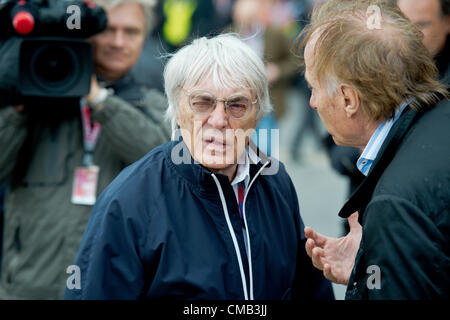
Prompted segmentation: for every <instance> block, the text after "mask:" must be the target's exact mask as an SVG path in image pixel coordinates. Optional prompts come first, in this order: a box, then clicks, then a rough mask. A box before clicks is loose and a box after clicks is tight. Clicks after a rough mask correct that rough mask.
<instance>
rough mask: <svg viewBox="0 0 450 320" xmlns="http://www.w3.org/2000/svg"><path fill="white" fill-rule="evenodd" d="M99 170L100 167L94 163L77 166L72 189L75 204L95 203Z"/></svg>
mask: <svg viewBox="0 0 450 320" xmlns="http://www.w3.org/2000/svg"><path fill="white" fill-rule="evenodd" d="M99 171H100V168H99V167H98V166H94V165H92V166H88V167H78V168H76V170H75V177H74V179H73V189H72V203H73V204H83V205H94V204H95V200H96V198H97V197H96V194H97V182H98V173H99Z"/></svg>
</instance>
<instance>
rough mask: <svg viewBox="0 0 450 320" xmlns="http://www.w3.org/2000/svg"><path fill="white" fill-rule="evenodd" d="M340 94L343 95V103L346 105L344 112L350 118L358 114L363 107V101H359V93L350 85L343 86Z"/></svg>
mask: <svg viewBox="0 0 450 320" xmlns="http://www.w3.org/2000/svg"><path fill="white" fill-rule="evenodd" d="M340 91H341V92H340V93H341V95H342V101H343V104H344V110H345V113H346V114H347V117H348V118H351V117H352V116H353V115H355V114H356V112H358V110H359V107H360V106H361V100H360V99H359V95H358V92H357V91H356V90H355V88H353V87H352V86H350V85H348V84H341V86H340Z"/></svg>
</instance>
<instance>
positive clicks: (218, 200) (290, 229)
mask: <svg viewBox="0 0 450 320" xmlns="http://www.w3.org/2000/svg"><path fill="white" fill-rule="evenodd" d="M164 76H165V89H166V94H167V96H168V100H169V109H168V117H169V118H170V119H171V120H172V125H173V128H174V129H175V130H176V132H175V133H176V134H175V136H176V137H177V138H175V139H174V141H171V142H169V143H167V144H164V145H162V146H160V147H158V148H156V149H155V150H153V151H152V152H150V153H149V154H147V155H146V156H145V157H144V158H142V159H141V160H140V161H138V162H136V163H135V164H133V165H132V166H130V167H128V168H127V169H125V170H124V171H123V172H122V173H121V174H120V175H119V176H118V177H117V179H115V181H114V182H113V183H112V184H111V185H110V186H109V187H108V188H107V189H106V190H105V192H104V193H103V194H102V196H101V197H100V199H99V201H98V202H97V204H96V206H95V207H94V210H93V212H92V215H91V218H90V222H89V225H88V228H87V230H86V233H85V236H84V239H83V241H82V244H81V247H80V249H79V252H78V255H77V259H76V261H75V265H77V266H78V267H79V268H80V275H81V278H80V281H79V286H78V287H76V286H75V285H74V286H72V288H71V289H66V294H65V298H66V299H140V298H176V299H245V300H253V299H278V300H281V299H290V298H302V299H332V298H333V293H332V289H331V286H330V283H329V282H328V281H327V280H325V278H324V277H323V276H322V275H321V273H320V272H319V271H318V270H315V269H314V268H313V266H312V264H311V261H309V259H308V257H307V254H306V250H305V248H304V246H305V237H304V234H303V222H302V220H301V217H300V213H299V208H298V202H297V195H296V191H295V189H294V186H293V184H292V182H291V180H290V178H289V176H288V174H287V173H286V171H285V169H284V166H283V165H282V164H278V163H277V161H276V160H275V159H271V158H268V157H266V156H264V154H262V153H261V152H259V151H258V150H257V149H255V148H254V146H249V137H250V135H251V134H252V132H253V130H254V129H255V127H256V125H257V124H258V121H259V119H261V118H262V117H263V116H264V115H265V114H266V113H267V112H268V111H270V109H271V104H270V100H269V96H268V81H267V74H266V71H265V68H264V64H263V62H262V61H261V59H260V58H259V57H258V56H257V55H256V54H255V53H254V52H253V51H252V49H250V47H248V46H247V45H246V44H244V43H243V42H242V41H241V40H240V39H239V38H237V37H236V36H234V35H230V34H225V35H221V36H217V37H214V38H210V39H206V38H201V39H197V40H195V41H193V43H192V44H190V45H188V46H186V47H183V48H182V49H180V50H179V51H178V52H177V53H175V54H174V55H173V56H172V57H171V59H170V60H169V62H168V64H167V66H166V69H165V74H164Z"/></svg>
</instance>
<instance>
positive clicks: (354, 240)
mask: <svg viewBox="0 0 450 320" xmlns="http://www.w3.org/2000/svg"><path fill="white" fill-rule="evenodd" d="M348 223H349V225H350V232H349V233H348V234H347V235H346V236H345V237H341V238H331V237H327V236H324V235H321V234H320V233H318V232H315V231H314V230H313V229H311V228H310V227H305V236H306V238H307V239H308V240H307V241H306V246H305V247H306V252H307V253H308V255H309V257H310V258H311V260H312V263H313V265H314V266H315V267H316V268H317V269H319V270H322V271H323V274H324V276H325V277H326V278H327V279H328V280H330V281H332V282H335V283H339V284H347V283H348V280H349V278H350V274H351V272H352V269H353V265H354V263H355V257H356V253H357V252H358V249H359V244H360V242H361V236H362V227H361V225H360V224H359V222H358V212H355V213H353V214H352V215H351V216H350V217H348Z"/></svg>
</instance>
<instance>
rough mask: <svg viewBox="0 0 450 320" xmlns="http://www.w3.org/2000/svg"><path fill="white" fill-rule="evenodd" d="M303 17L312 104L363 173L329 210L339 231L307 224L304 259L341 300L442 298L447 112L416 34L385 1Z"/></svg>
mask: <svg viewBox="0 0 450 320" xmlns="http://www.w3.org/2000/svg"><path fill="white" fill-rule="evenodd" d="M311 21H312V22H311V24H310V25H309V26H308V27H307V29H306V30H305V31H304V35H305V36H304V40H303V42H302V45H301V48H302V49H304V64H305V78H306V79H307V81H308V82H309V84H310V86H311V87H312V96H311V100H310V104H311V107H312V108H313V109H315V110H317V112H318V113H319V116H320V117H321V119H322V121H323V123H324V124H325V127H326V128H327V130H328V132H329V133H330V134H331V135H332V137H333V139H334V141H335V142H336V144H338V145H346V146H353V147H358V148H359V149H361V151H362V154H361V156H360V158H359V159H358V161H357V166H358V169H359V170H360V171H361V172H362V173H363V174H364V175H366V178H365V180H364V181H363V182H362V184H361V185H360V186H359V188H358V189H357V190H356V191H355V192H354V193H353V195H352V197H351V198H350V199H349V200H348V202H347V203H346V204H345V205H344V207H343V208H342V209H341V211H340V213H339V215H340V216H341V217H345V218H348V219H349V224H350V232H349V234H348V235H347V236H346V237H342V238H339V239H335V238H330V237H326V236H324V235H321V234H319V233H317V232H315V231H314V230H312V229H311V228H308V227H307V228H305V234H306V237H307V238H309V239H308V241H307V243H306V250H307V252H308V255H309V256H310V257H311V258H312V261H313V264H314V265H315V266H316V267H317V268H319V269H321V270H323V273H324V275H325V276H326V277H327V278H328V279H329V280H332V281H334V282H336V283H340V284H346V285H347V292H346V299H436V298H440V299H448V298H449V288H450V278H449V274H450V270H449V259H450V257H449V241H448V238H449V234H448V230H449V226H450V220H449V213H450V212H449V205H448V204H449V203H450V192H449V190H450V171H449V167H448V159H450V151H449V148H448V146H449V145H450V135H449V131H448V125H449V119H450V108H449V104H448V100H447V99H448V96H447V91H446V87H445V86H444V85H443V84H441V83H440V82H439V81H438V80H437V78H438V72H437V68H436V66H435V64H434V62H433V59H432V55H431V53H430V52H429V51H428V50H427V49H426V47H425V46H424V45H423V43H422V37H423V36H422V33H421V32H420V30H419V29H418V28H417V27H416V26H415V25H414V24H413V23H411V22H410V21H409V20H408V19H406V18H405V16H404V15H403V14H402V13H401V12H400V10H399V9H398V7H397V6H396V5H395V3H393V2H392V1H388V0H378V1H376V0H373V1H364V0H363V1H349V0H348V1H345V0H344V1H337V0H330V1H328V2H326V3H325V4H323V5H321V6H318V7H316V9H315V10H314V12H313V14H312V20H311Z"/></svg>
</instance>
